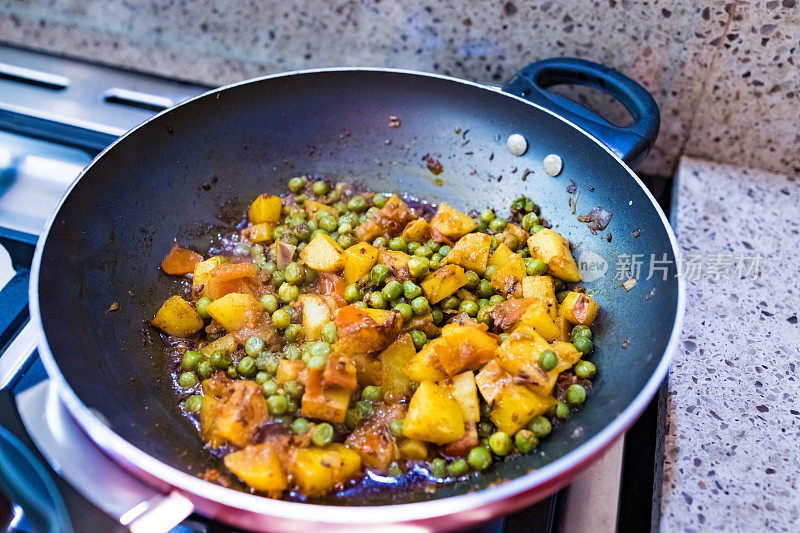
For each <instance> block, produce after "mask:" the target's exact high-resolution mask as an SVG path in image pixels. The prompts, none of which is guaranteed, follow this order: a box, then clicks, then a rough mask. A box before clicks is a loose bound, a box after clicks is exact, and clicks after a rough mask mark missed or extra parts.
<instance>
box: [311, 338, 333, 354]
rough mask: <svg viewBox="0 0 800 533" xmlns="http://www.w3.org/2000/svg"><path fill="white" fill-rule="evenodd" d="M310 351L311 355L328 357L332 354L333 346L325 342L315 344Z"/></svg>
mask: <svg viewBox="0 0 800 533" xmlns="http://www.w3.org/2000/svg"><path fill="white" fill-rule="evenodd" d="M308 351H309V353H310V354H311V355H323V356H324V355H328V354H329V353H331V345H330V344H329V343H327V342H325V341H319V342H315V343H314V344H312V345H311V348H309V350H308Z"/></svg>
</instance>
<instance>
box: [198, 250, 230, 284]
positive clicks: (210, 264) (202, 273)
mask: <svg viewBox="0 0 800 533" xmlns="http://www.w3.org/2000/svg"><path fill="white" fill-rule="evenodd" d="M224 262H225V258H224V257H221V256H218V255H215V256H214V257H212V258H210V259H206V260H205V261H200V262H199V263H197V264H196V265H195V266H194V278H193V279H192V287H194V288H195V289H196V290H200V287H202V286H203V285H205V284H206V283H208V280H209V279H211V272H212V271H213V270H214V269H215V268H217V267H218V266H219V265H221V264H222V263H224Z"/></svg>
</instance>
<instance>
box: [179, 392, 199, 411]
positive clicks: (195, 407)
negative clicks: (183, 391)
mask: <svg viewBox="0 0 800 533" xmlns="http://www.w3.org/2000/svg"><path fill="white" fill-rule="evenodd" d="M202 405H203V397H202V396H200V395H199V394H192V395H191V396H189V397H188V398H186V400H184V402H183V406H184V407H185V408H186V410H187V411H189V412H190V413H196V412H198V411H199V410H200V407H201V406H202Z"/></svg>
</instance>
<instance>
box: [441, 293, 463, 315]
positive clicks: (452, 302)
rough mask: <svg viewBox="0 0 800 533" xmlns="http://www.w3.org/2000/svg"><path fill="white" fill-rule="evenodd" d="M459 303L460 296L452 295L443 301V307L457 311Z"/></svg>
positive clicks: (446, 309)
mask: <svg viewBox="0 0 800 533" xmlns="http://www.w3.org/2000/svg"><path fill="white" fill-rule="evenodd" d="M459 303H460V302H459V301H458V298H456V297H455V296H450V297H448V298H445V299H444V301H443V302H442V309H444V310H445V311H455V310H456V309H458V304H459Z"/></svg>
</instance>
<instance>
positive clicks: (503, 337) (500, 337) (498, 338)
mask: <svg viewBox="0 0 800 533" xmlns="http://www.w3.org/2000/svg"><path fill="white" fill-rule="evenodd" d="M508 336H509V333H501V334H500V335H499V336H498V337H497V340H499V341H500V343H501V344H502V343H503V342H504V341H505V340H506V339H507V338H508Z"/></svg>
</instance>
